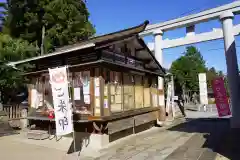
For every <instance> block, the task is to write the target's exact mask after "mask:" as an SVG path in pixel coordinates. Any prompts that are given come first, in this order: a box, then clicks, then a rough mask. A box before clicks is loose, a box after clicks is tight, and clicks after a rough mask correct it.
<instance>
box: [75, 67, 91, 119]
mask: <svg viewBox="0 0 240 160" xmlns="http://www.w3.org/2000/svg"><path fill="white" fill-rule="evenodd" d="M71 84H72V85H71V89H70V91H71V94H72V99H73V105H74V108H75V112H77V113H81V114H92V113H91V110H90V71H83V72H75V73H74V74H73V75H72V83H71Z"/></svg>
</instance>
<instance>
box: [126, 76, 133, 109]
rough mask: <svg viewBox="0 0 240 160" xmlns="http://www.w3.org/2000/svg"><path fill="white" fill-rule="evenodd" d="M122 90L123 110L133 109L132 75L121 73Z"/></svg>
mask: <svg viewBox="0 0 240 160" xmlns="http://www.w3.org/2000/svg"><path fill="white" fill-rule="evenodd" d="M123 91H124V94H123V96H124V97H123V100H124V111H126V110H131V109H134V108H135V105H134V98H135V97H134V76H132V75H130V74H127V73H123Z"/></svg>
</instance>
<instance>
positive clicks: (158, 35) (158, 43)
mask: <svg viewBox="0 0 240 160" xmlns="http://www.w3.org/2000/svg"><path fill="white" fill-rule="evenodd" d="M153 34H154V39H155V43H154V54H155V57H156V59H157V61H158V62H159V64H160V65H163V52H162V45H163V32H162V31H161V30H157V31H155V32H154V33H153ZM158 90H159V96H158V105H159V107H160V115H159V119H158V120H159V123H163V122H164V121H165V119H166V109H165V99H164V79H163V78H162V77H158Z"/></svg>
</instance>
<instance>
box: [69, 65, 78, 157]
mask: <svg viewBox="0 0 240 160" xmlns="http://www.w3.org/2000/svg"><path fill="white" fill-rule="evenodd" d="M66 69H67V77H68V88H69V90H70V95H69V97H70V99H71V103H70V104H71V106H72V125H73V131H72V137H73V150H74V152H76V151H77V150H76V137H75V131H74V122H73V97H72V90H71V83H70V81H69V74H70V72H69V68H68V66H67V65H66Z"/></svg>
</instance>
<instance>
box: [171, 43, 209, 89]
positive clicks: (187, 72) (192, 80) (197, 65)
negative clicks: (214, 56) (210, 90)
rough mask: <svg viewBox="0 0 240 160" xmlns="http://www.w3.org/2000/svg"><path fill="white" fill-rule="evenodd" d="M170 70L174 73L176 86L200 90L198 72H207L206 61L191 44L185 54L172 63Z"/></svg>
mask: <svg viewBox="0 0 240 160" xmlns="http://www.w3.org/2000/svg"><path fill="white" fill-rule="evenodd" d="M170 71H171V73H172V74H173V75H174V81H175V84H176V87H178V88H179V87H180V88H179V89H177V90H192V91H198V88H199V85H198V84H199V82H198V73H203V72H206V67H205V61H204V60H203V57H202V55H201V53H200V52H199V51H198V50H197V49H196V48H195V47H193V46H190V47H187V48H186V52H185V53H184V55H183V56H181V57H180V58H178V59H177V60H176V61H174V62H173V63H172V66H171V68H170ZM177 92H178V91H177Z"/></svg>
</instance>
